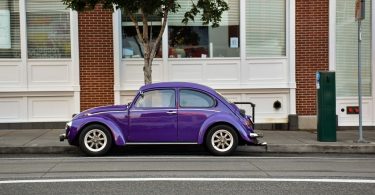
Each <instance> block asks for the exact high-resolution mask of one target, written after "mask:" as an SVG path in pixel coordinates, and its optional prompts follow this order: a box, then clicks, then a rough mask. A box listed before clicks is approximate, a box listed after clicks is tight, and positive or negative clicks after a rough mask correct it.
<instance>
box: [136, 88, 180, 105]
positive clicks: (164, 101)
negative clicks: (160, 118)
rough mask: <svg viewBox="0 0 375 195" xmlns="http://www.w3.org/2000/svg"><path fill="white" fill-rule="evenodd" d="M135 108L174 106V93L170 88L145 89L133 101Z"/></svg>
mask: <svg viewBox="0 0 375 195" xmlns="http://www.w3.org/2000/svg"><path fill="white" fill-rule="evenodd" d="M135 107H136V108H174V107H176V95H175V91H174V90H172V89H160V90H152V91H146V92H144V93H143V95H140V96H139V97H138V99H137V101H136V102H135Z"/></svg>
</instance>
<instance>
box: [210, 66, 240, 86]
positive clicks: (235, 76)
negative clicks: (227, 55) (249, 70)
mask: <svg viewBox="0 0 375 195" xmlns="http://www.w3.org/2000/svg"><path fill="white" fill-rule="evenodd" d="M205 77H206V79H207V81H219V82H224V81H234V82H236V81H237V82H239V81H240V62H239V61H227V62H207V65H206V75H205Z"/></svg>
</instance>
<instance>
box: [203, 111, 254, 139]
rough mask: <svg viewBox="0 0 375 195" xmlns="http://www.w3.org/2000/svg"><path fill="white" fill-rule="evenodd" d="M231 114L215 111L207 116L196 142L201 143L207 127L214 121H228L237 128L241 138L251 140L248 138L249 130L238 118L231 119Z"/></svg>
mask: <svg viewBox="0 0 375 195" xmlns="http://www.w3.org/2000/svg"><path fill="white" fill-rule="evenodd" d="M233 117H234V116H233V115H231V114H228V113H217V114H214V115H212V116H211V117H210V118H208V119H207V120H206V121H205V122H204V123H203V124H202V126H201V128H200V130H199V135H198V144H203V142H204V136H205V134H206V132H207V131H208V130H209V128H210V127H211V126H212V125H214V124H215V123H229V124H231V125H232V126H234V128H236V129H235V130H237V132H238V134H239V135H240V136H241V137H242V139H243V140H245V141H247V142H250V143H251V142H252V141H251V139H250V138H249V136H248V135H249V131H248V130H246V128H245V127H244V126H243V125H242V124H241V121H240V120H236V119H233ZM235 117H236V116H235Z"/></svg>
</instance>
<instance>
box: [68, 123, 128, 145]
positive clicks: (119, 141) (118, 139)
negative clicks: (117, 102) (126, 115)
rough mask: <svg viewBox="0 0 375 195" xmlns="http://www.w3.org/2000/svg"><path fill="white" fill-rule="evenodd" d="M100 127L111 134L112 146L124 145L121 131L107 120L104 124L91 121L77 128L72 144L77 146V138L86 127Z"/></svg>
mask: <svg viewBox="0 0 375 195" xmlns="http://www.w3.org/2000/svg"><path fill="white" fill-rule="evenodd" d="M95 124H96V125H101V126H103V127H105V128H107V129H108V130H109V132H110V133H111V136H112V138H111V139H112V140H111V141H112V143H113V144H114V145H118V146H119V145H125V138H124V135H123V133H122V131H121V129H120V128H119V127H118V126H117V125H116V124H114V123H112V122H111V121H109V120H107V121H106V122H104V121H101V120H95V119H93V120H91V121H89V122H87V123H85V124H83V125H82V126H81V127H79V130H78V133H77V135H76V136H75V139H74V142H73V143H74V144H76V145H77V146H78V145H79V137H80V135H81V133H82V130H83V129H85V128H86V127H88V126H90V125H95Z"/></svg>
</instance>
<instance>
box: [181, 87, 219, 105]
mask: <svg viewBox="0 0 375 195" xmlns="http://www.w3.org/2000/svg"><path fill="white" fill-rule="evenodd" d="M180 106H181V107H185V108H189V107H190V108H210V107H213V106H215V100H214V99H213V98H212V97H211V96H209V95H207V94H205V93H202V92H199V91H194V90H189V89H181V90H180Z"/></svg>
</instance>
